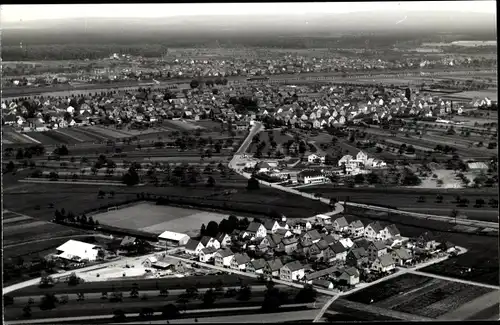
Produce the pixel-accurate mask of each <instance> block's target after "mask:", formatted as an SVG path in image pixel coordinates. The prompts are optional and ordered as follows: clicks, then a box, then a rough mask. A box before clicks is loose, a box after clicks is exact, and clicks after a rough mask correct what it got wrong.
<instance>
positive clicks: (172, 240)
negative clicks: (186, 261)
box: [158, 230, 189, 246]
mask: <svg viewBox="0 0 500 325" xmlns="http://www.w3.org/2000/svg"><path fill="white" fill-rule="evenodd" d="M158 239H159V241H160V243H165V244H166V245H172V246H185V245H186V244H187V242H188V241H189V236H188V235H186V234H182V233H178V232H173V231H168V230H167V231H164V232H162V233H161V234H160V235H159V236H158Z"/></svg>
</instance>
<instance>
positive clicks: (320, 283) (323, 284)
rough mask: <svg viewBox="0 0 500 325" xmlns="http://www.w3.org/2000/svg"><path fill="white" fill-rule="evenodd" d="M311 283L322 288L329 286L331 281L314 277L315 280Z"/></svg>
mask: <svg viewBox="0 0 500 325" xmlns="http://www.w3.org/2000/svg"><path fill="white" fill-rule="evenodd" d="M312 284H313V285H315V286H318V287H322V288H326V289H328V288H329V287H330V285H331V284H332V282H331V281H328V280H320V279H316V280H313V282H312Z"/></svg>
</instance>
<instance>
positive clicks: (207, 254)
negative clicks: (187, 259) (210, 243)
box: [199, 247, 217, 263]
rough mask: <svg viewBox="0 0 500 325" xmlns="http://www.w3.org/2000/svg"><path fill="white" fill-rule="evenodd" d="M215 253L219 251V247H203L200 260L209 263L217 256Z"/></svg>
mask: <svg viewBox="0 0 500 325" xmlns="http://www.w3.org/2000/svg"><path fill="white" fill-rule="evenodd" d="M215 253H217V249H215V248H214V247H207V248H203V249H202V250H201V251H200V255H199V258H200V262H203V263H209V262H211V261H213V260H214V258H215Z"/></svg>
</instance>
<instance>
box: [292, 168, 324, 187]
mask: <svg viewBox="0 0 500 325" xmlns="http://www.w3.org/2000/svg"><path fill="white" fill-rule="evenodd" d="M297 181H298V182H299V183H302V184H316V183H324V182H325V181H326V177H325V176H324V175H323V174H322V173H321V172H319V171H314V170H304V171H301V172H300V173H298V174H297Z"/></svg>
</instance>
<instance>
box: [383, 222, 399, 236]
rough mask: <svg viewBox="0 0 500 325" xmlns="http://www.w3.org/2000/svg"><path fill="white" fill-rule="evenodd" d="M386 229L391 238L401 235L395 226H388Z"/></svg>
mask: <svg viewBox="0 0 500 325" xmlns="http://www.w3.org/2000/svg"><path fill="white" fill-rule="evenodd" d="M386 228H387V230H388V231H389V234H391V235H392V236H398V235H400V234H401V233H400V232H399V229H398V228H397V227H396V225H395V224H390V225H388V226H387V227H386Z"/></svg>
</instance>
